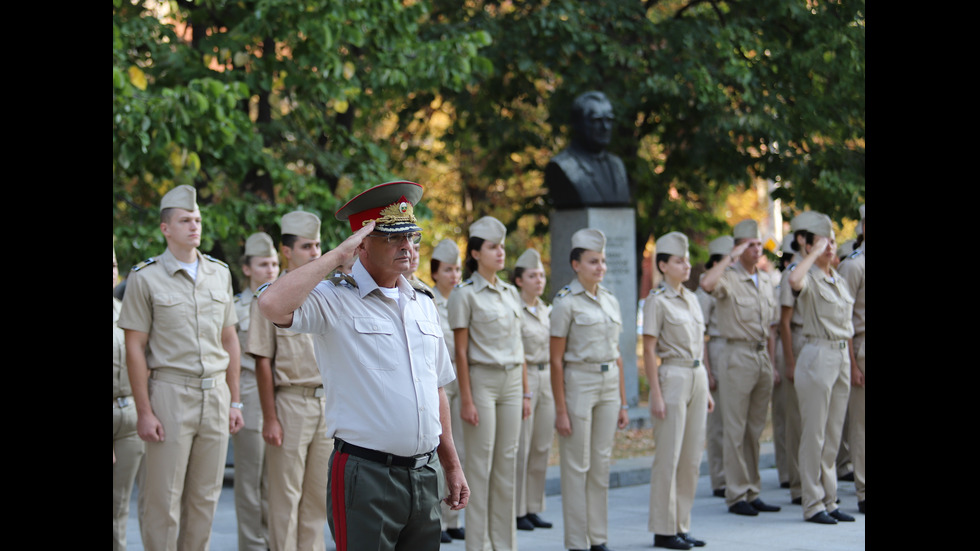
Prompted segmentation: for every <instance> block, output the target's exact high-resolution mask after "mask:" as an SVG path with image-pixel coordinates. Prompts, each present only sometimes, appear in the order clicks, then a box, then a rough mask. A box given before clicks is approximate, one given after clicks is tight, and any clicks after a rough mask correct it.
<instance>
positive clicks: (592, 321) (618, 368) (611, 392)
mask: <svg viewBox="0 0 980 551" xmlns="http://www.w3.org/2000/svg"><path fill="white" fill-rule="evenodd" d="M605 245H606V236H605V235H604V234H603V233H602V232H601V231H599V230H596V229H591V228H585V229H581V230H578V231H577V232H575V233H574V234H572V252H571V255H570V257H571V258H570V260H571V264H572V270H573V271H575V274H576V278H575V279H573V280H572V281H571V283H569V284H568V285H566V286H565V287H563V288H562V290H561V291H559V292H558V294H557V295H556V296H555V301H554V304H553V305H552V310H551V346H550V349H551V350H550V360H551V387H552V389H553V391H554V395H555V428H556V429H557V430H558V435H559V438H558V445H559V450H560V455H561V495H562V519H563V523H564V528H565V534H564V537H565V547H568V548H570V549H591V550H592V551H607V549H608V548H607V547H606V541H607V539H608V527H609V523H608V517H607V510H608V501H609V464H610V457H611V456H612V448H613V439H614V436H615V432H616V427H617V426H618V427H619V428H624V427H626V425H627V424H628V423H629V416H628V415H627V413H626V409H627V405H626V391H625V387H624V385H623V376H622V369H623V361H622V357H621V356H620V354H619V344H618V343H619V334H620V332H621V331H622V330H623V320H622V314H621V313H620V309H619V301H618V300H616V297H615V296H613V294H612V293H610V292H609V291H608V290H607V289H606V288H605V287H603V286H602V285H600V282H601V281H602V279H603V276H605V273H606V256H605Z"/></svg>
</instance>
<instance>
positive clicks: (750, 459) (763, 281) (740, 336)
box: [701, 220, 780, 516]
mask: <svg viewBox="0 0 980 551" xmlns="http://www.w3.org/2000/svg"><path fill="white" fill-rule="evenodd" d="M732 237H734V239H735V247H734V248H733V249H732V250H731V251H730V252H729V253H728V255H726V256H724V257H722V259H721V261H720V262H718V263H717V264H715V265H714V266H712V268H711V269H710V270H708V272H707V273H706V274H705V276H704V277H703V278H702V279H701V287H703V288H704V290H705V291H708V292H710V293H711V294H712V295H714V297H715V298H716V299H718V300H717V303H716V306H715V307H716V308H717V309H718V328H719V330H720V331H721V334H722V336H723V337H725V353H724V358H725V360H723V363H724V365H723V366H722V368H721V378H720V381H719V386H720V387H721V410H722V418H723V419H724V423H725V427H724V456H725V503H726V505H728V511H729V512H731V513H735V514H738V515H747V516H755V515H758V514H759V512H760V511H761V512H775V511H779V509H780V508H779V507H777V506H775V505H769V504H767V503H765V502H764V501H762V499H761V498H760V497H759V494H760V492H761V488H760V481H761V476H760V474H759V438H760V437H761V436H762V431H763V429H765V426H766V412H767V411H768V409H769V398H770V396H771V395H772V388H773V368H772V360H771V358H770V357H769V349H768V348H769V336H770V331H771V326H772V318H773V315H774V312H775V301H776V296H775V282H774V281H773V280H772V278H771V277H770V276H769V274H768V273H766V272H765V271H763V270H760V269H759V268H758V266H757V265H758V263H759V259H760V258H761V256H762V240H761V238H760V234H759V226H758V224H757V223H756V222H755V221H754V220H743V221H742V222H739V223H738V224H736V225H735V227H734V228H733V230H732Z"/></svg>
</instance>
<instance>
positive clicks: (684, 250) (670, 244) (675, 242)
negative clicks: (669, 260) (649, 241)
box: [656, 231, 691, 257]
mask: <svg viewBox="0 0 980 551" xmlns="http://www.w3.org/2000/svg"><path fill="white" fill-rule="evenodd" d="M656 247H657V254H669V255H671V256H686V257H689V256H690V255H691V252H690V250H689V249H688V241H687V236H686V235H684V234H683V233H681V232H679V231H672V232H670V233H667V234H664V235H661V236H660V239H657V244H656Z"/></svg>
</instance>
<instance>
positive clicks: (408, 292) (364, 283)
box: [350, 258, 415, 300]
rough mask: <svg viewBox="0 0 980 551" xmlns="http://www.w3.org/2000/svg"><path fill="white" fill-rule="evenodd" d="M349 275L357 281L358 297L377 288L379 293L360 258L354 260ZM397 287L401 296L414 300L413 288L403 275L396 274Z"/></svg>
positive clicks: (362, 296) (375, 283) (376, 285)
mask: <svg viewBox="0 0 980 551" xmlns="http://www.w3.org/2000/svg"><path fill="white" fill-rule="evenodd" d="M350 275H351V277H352V278H354V281H355V282H356V283H357V292H358V294H359V295H360V298H364V297H365V296H367V295H368V293H370V292H371V291H373V290H375V289H378V292H379V293H380V292H381V290H380V287H379V286H378V283H377V282H376V281H374V278H373V277H371V274H369V273H368V271H367V268H365V267H364V265H363V264H361V259H360V258H358V259H357V260H355V261H354V266H353V267H352V268H351V271H350ZM397 287H398V290H399V291H400V292H401V294H402V296H403V297H409V298H411V299H412V300H415V289H414V288H413V287H412V285H411V284H410V283H409V282H408V280H407V279H405V276H402V275H400V276H398V283H397Z"/></svg>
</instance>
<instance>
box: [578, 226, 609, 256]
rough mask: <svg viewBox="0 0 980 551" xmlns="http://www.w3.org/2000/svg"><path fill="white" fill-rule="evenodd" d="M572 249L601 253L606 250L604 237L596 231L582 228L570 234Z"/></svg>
mask: <svg viewBox="0 0 980 551" xmlns="http://www.w3.org/2000/svg"><path fill="white" fill-rule="evenodd" d="M572 249H587V250H590V251H597V252H603V251H605V250H606V236H605V234H603V233H602V232H601V231H599V230H597V229H593V228H582V229H581V230H579V231H577V232H575V233H573V234H572Z"/></svg>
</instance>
